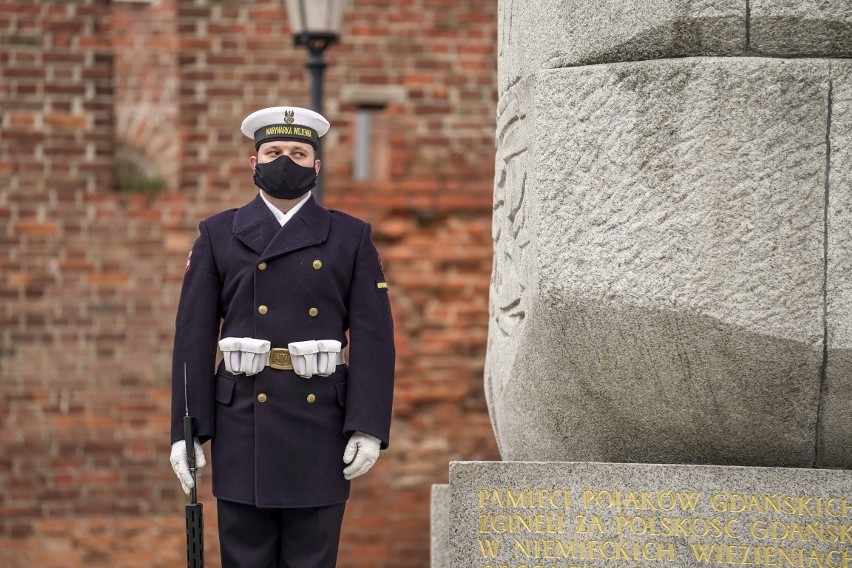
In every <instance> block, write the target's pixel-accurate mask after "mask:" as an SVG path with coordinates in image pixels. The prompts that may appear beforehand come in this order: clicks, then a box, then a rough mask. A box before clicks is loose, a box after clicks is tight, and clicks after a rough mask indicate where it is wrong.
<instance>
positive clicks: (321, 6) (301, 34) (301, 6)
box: [286, 0, 346, 204]
mask: <svg viewBox="0 0 852 568" xmlns="http://www.w3.org/2000/svg"><path fill="white" fill-rule="evenodd" d="M286 3H287V4H286V5H287V15H288V16H289V18H290V26H291V28H292V30H293V44H294V45H297V46H298V45H301V46H304V47H305V48H306V49H307V50H308V62H307V63H305V67H306V68H307V69H308V71H310V73H311V108H312V109H313V110H314V111H316V112H318V113H320V114H322V106H323V104H322V103H323V72H324V71H325V68H326V67H328V63H327V62H326V60H325V57H324V53H325V50H326V49H328V47H329V46H330V45H331V44H333V43H337V42H338V41H340V29H341V28H342V27H343V9H344V7H345V4H346V0H286ZM321 148H322V141H321V139H320V140H318V141H317V152H318V153H319V152H320V149H321ZM320 155H322V154H320ZM323 177H324V175H322V174H320V176H319V179H317V185H316V188H315V189H314V197H315V198H316V200H317V202H318V203H320V204H322V188H323Z"/></svg>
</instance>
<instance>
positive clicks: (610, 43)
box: [497, 0, 746, 93]
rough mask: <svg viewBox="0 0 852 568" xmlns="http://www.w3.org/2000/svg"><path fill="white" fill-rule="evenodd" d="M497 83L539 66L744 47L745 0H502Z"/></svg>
mask: <svg viewBox="0 0 852 568" xmlns="http://www.w3.org/2000/svg"><path fill="white" fill-rule="evenodd" d="M498 17H499V18H500V20H499V26H500V27H499V38H498V45H499V51H498V67H497V68H498V86H499V91H500V92H501V93H503V92H504V91H506V90H507V89H508V88H509V87H511V86H512V85H514V84H515V83H517V82H518V81H519V80H520V79H523V78H524V77H527V76H529V75H531V74H534V73H535V72H537V71H539V70H542V69H555V68H559V67H568V66H578V65H588V64H594V63H610V62H616V61H636V60H643V59H661V58H666V57H684V56H690V55H693V56H694V55H735V54H742V53H744V51H745V50H746V3H745V0H634V1H632V2H625V1H624V0H602V1H599V2H588V1H587V0H563V1H556V0H538V1H532V2H527V1H524V2H521V1H518V0H501V2H500V6H499V16H498Z"/></svg>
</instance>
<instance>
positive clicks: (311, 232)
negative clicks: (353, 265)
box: [233, 194, 331, 260]
mask: <svg viewBox="0 0 852 568" xmlns="http://www.w3.org/2000/svg"><path fill="white" fill-rule="evenodd" d="M330 227H331V214H330V213H329V212H328V210H326V209H324V208H322V207H321V206H320V205H319V204H318V203H317V202H316V200H315V199H314V196H313V195H312V196H311V197H309V198H308V200H307V201H306V202H305V204H304V205H303V206H302V208H301V209H299V211H298V212H297V213H296V215H295V216H294V217H293V218H292V219H290V220H289V221H288V222H287V224H286V225H284V226H283V227H282V226H281V225H279V224H278V221H276V220H275V216H274V215H273V214H272V212H271V211H270V210H269V208H268V207H267V206H266V203H264V202H263V199H262V198H261V197H260V194H258V195H257V197H255V198H254V199H253V200H252V201H251V202H250V203H248V204H247V205H245V206H244V207H241V208H240V209H238V210H237V213H236V215H235V216H234V225H233V229H234V236H236V237H237V238H238V239H239V240H240V241H241V242H242V243H243V244H245V245H246V246H247V247H249V248H250V249H252V250H253V251H254V252H256V253H257V254H258V255H260V258H259V260H268V259H270V258H273V257H276V256H280V255H282V254H287V253H289V252H293V251H295V250H299V249H303V248H305V247H309V246H313V245H317V244H320V243H322V242H325V240H326V239H327V238H328V231H329V228H330Z"/></svg>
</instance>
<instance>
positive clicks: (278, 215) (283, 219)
mask: <svg viewBox="0 0 852 568" xmlns="http://www.w3.org/2000/svg"><path fill="white" fill-rule="evenodd" d="M310 196H311V192H310V191H309V192H308V193H307V194H306V195H305V196H304V197H303V198H302V200H301V201H299V202H298V203H297V204H296V205H294V206H293V208H292V209H290V210H289V211H287V212H286V213H284V212H282V211H281V210H280V209H278V208H277V207H276V206H274V205H273V204H272V203H270V202H269V200H268V199H266V196H265V195H264V194H263V191H261V192H260V198H261V199H263V202H264V203H266V206H267V207H269V210H270V211H272V214H273V215H275V220H276V221H278V223H279V224H280V225H281V226H282V227H283V226H284V225H285V224H286V223H287V221H289V220H290V219H292V218H293V217H294V216H295V215H296V213H297V212H298V211H299V209H301V208H302V205H304V204H305V202H306V201H307V200H308V198H310Z"/></svg>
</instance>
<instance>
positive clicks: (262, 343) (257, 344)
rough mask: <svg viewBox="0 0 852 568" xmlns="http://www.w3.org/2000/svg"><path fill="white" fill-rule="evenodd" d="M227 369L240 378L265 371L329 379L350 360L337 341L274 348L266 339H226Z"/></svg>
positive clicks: (315, 341)
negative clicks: (272, 370)
mask: <svg viewBox="0 0 852 568" xmlns="http://www.w3.org/2000/svg"><path fill="white" fill-rule="evenodd" d="M219 348H220V349H221V350H222V354H223V356H224V357H223V359H224V363H225V369H227V370H228V371H229V372H231V373H234V374H236V375H239V374H243V373H245V374H246V375H249V376H250V375H256V374H257V373H259V372H261V371H262V370H263V368H264V367H270V368H271V369H276V370H278V371H295V373H296V374H297V375H299V376H300V377H303V378H305V379H309V378H311V377H312V376H314V375H319V376H321V377H327V376H329V375H330V374H332V373H333V372H334V371H335V370H336V369H337V366H338V365H343V364H344V363H345V362H346V360H345V358H344V355H343V351H342V350H341V343H340V342H339V341H337V340H336V339H318V340H313V339H312V340H308V341H294V342H293V343H289V344H288V345H287V347H271V345H270V343H269V341H267V340H265V339H254V338H252V337H225V338H224V339H222V340H220V341H219Z"/></svg>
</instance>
